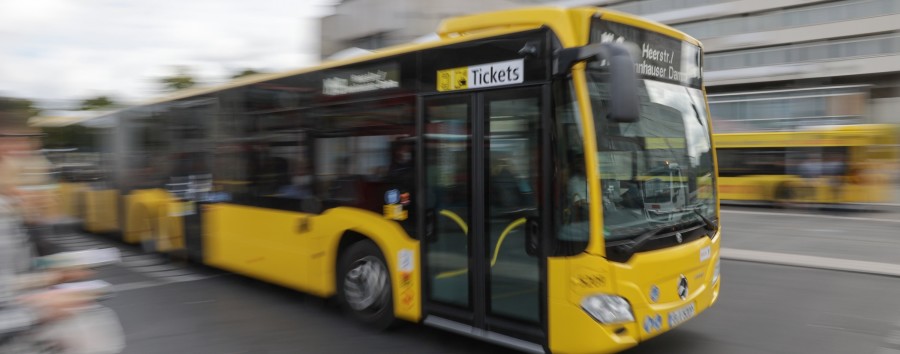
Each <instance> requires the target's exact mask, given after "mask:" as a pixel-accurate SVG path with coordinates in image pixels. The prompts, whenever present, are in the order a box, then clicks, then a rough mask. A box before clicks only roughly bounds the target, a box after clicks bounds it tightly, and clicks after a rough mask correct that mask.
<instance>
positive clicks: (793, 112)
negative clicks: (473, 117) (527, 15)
mask: <svg viewBox="0 0 900 354" xmlns="http://www.w3.org/2000/svg"><path fill="white" fill-rule="evenodd" d="M533 5H565V6H573V5H592V6H603V7H606V8H610V9H614V10H619V11H624V12H629V13H633V14H638V15H642V16H644V17H647V18H650V19H653V20H656V21H658V22H661V23H664V24H667V25H670V26H672V27H675V28H677V29H680V30H682V31H684V32H686V33H688V34H691V35H692V36H694V37H696V38H698V39H700V40H701V41H702V42H703V44H704V49H705V53H706V55H705V62H704V75H705V80H706V86H707V90H708V93H709V95H710V109H711V111H712V114H713V117H714V118H715V119H716V121H717V125H716V128H717V130H718V131H741V130H782V129H795V128H797V127H801V126H808V125H825V124H844V123H900V113H897V112H900V1H898V0H837V1H825V0H624V1H623V0H593V1H592V0H568V1H553V0H519V1H514V0H452V1H449V0H344V1H343V2H342V3H341V4H339V5H337V8H336V12H335V14H334V15H333V16H330V17H326V18H324V19H323V21H322V53H323V56H324V57H328V56H329V55H332V54H334V53H337V52H339V51H340V50H341V49H343V48H348V47H359V48H363V49H376V48H380V47H384V46H389V45H393V44H397V43H403V42H409V41H411V40H415V39H416V38H421V37H422V36H425V35H427V34H428V33H431V32H432V31H433V30H434V29H435V28H436V27H437V25H438V23H439V22H440V20H441V19H443V18H446V17H451V16H456V15H461V14H466V13H473V12H482V11H489V10H495V9H502V8H511V7H518V6H533Z"/></svg>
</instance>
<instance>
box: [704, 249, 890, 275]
mask: <svg viewBox="0 0 900 354" xmlns="http://www.w3.org/2000/svg"><path fill="white" fill-rule="evenodd" d="M720 257H721V258H722V259H727V260H732V261H744V262H756V263H767V264H779V265H786V266H795V267H804V268H816V269H829V270H839V271H844V272H855V273H866V274H875V275H886V276H892V277H900V264H892V263H880V262H868V261H857V260H851V259H841V258H828V257H818V256H806V255H800V254H790V253H775V252H763V251H751V250H741V249H734V248H722V249H721V253H720Z"/></svg>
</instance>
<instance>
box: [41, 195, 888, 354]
mask: <svg viewBox="0 0 900 354" xmlns="http://www.w3.org/2000/svg"><path fill="white" fill-rule="evenodd" d="M804 213H805V212H796V211H791V212H785V211H779V210H772V209H737V208H729V209H726V211H725V212H723V219H724V222H723V224H724V225H725V231H726V232H727V233H726V238H725V239H724V240H723V242H724V246H725V247H727V248H741V249H750V250H760V251H766V252H778V253H786V254H809V255H817V256H821V257H829V258H835V259H836V260H839V259H862V260H877V261H880V262H896V263H898V264H900V256H896V255H892V253H900V252H897V251H898V250H900V247H898V246H900V245H897V243H896V241H895V239H896V238H897V237H900V232H897V231H898V230H900V223H897V222H892V221H890V220H898V218H897V215H894V214H842V215H828V216H824V217H823V216H821V214H819V213H817V212H812V213H810V214H812V216H809V215H803V214H804ZM885 220H888V221H885ZM857 229H862V230H864V231H865V232H858V231H859V230H857ZM816 230H819V231H816ZM821 230H832V231H830V232H824V231H821ZM775 231H778V232H777V233H776V232H775ZM823 235H824V236H823ZM800 240H803V241H800ZM56 242H59V243H61V244H63V245H64V246H66V247H69V248H71V249H81V248H90V247H96V246H97V245H98V244H99V243H101V241H98V240H97V239H96V238H94V237H92V236H87V235H71V236H63V237H59V238H57V239H56ZM124 249H125V251H124V255H125V262H124V263H123V264H122V265H119V266H113V267H110V268H106V269H102V270H101V271H100V273H99V277H100V278H103V279H106V280H107V281H109V282H111V283H113V284H117V289H118V293H117V295H116V297H115V298H113V299H111V300H107V301H106V302H105V303H106V305H107V306H109V307H111V308H113V309H115V310H116V311H117V313H118V315H119V316H120V318H121V321H122V324H123V327H124V329H125V332H126V337H127V342H128V348H127V349H126V351H125V353H126V354H150V353H197V354H204V353H216V354H220V353H248V354H249V353H253V354H257V353H264V354H265V353H354V352H358V353H511V351H508V350H506V349H505V348H502V347H498V346H495V345H492V344H488V343H483V342H480V341H477V340H474V339H469V338H466V337H462V336H458V335H454V334H450V333H445V332H442V331H439V330H436V329H432V328H428V327H424V326H416V325H407V326H401V327H400V328H397V329H394V330H392V331H389V332H386V333H382V332H375V331H372V330H369V329H367V328H364V327H361V326H359V325H357V324H356V323H354V322H352V321H351V320H350V319H348V318H346V317H345V316H343V315H342V314H341V312H340V310H339V309H337V308H336V306H334V305H333V304H330V303H328V302H326V301H324V300H320V299H317V298H314V297H311V296H307V295H304V294H301V293H297V292H294V291H291V290H287V289H284V288H280V287H276V286H273V285H269V284H265V283H262V282H259V281H255V280H252V279H248V278H244V277H241V276H236V275H232V274H227V273H224V272H221V271H217V270H213V269H208V268H202V267H197V266H193V265H182V264H178V263H173V262H171V261H168V260H165V259H163V258H160V257H156V256H148V255H141V254H139V253H138V252H136V251H134V250H130V249H128V248H124ZM722 276H723V285H722V295H721V297H720V300H719V302H718V303H717V304H716V305H715V306H714V307H713V308H712V309H710V310H709V311H707V312H705V313H703V314H702V315H700V316H699V317H697V318H695V319H692V320H691V321H689V322H687V323H685V324H684V325H682V326H681V327H679V328H678V329H676V330H674V331H672V332H669V333H667V334H664V335H662V336H660V337H657V338H655V339H653V340H651V341H648V342H646V343H644V344H642V345H641V346H639V347H638V348H635V349H633V350H630V351H627V353H631V354H634V353H734V354H741V353H835V354H838V353H839V354H847V353H865V354H869V353H893V354H900V306H898V305H900V297H898V294H900V279H898V278H895V277H887V276H879V275H868V274H858V273H851V272H841V271H833V270H822V269H813V268H804V267H790V266H779V265H771V264H762V263H754V262H743V261H729V260H725V261H723V263H722Z"/></svg>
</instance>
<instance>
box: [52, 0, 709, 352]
mask: <svg viewBox="0 0 900 354" xmlns="http://www.w3.org/2000/svg"><path fill="white" fill-rule="evenodd" d="M437 34H438V35H439V39H437V40H434V41H431V42H425V43H416V44H410V45H404V46H399V47H392V48H386V49H383V50H379V51H376V52H374V53H371V54H367V55H363V56H359V57H355V58H350V59H346V60H342V61H336V62H327V63H324V64H322V65H320V66H317V67H313V68H307V69H302V70H296V71H293V72H288V73H281V74H266V75H261V76H255V77H250V78H244V79H241V80H239V81H236V82H234V83H231V84H228V85H225V86H221V87H214V88H200V89H194V90H189V91H184V92H179V93H176V94H174V95H173V96H171V97H167V98H165V99H161V100H158V101H154V102H149V103H147V104H144V105H140V106H135V107H130V108H127V109H123V110H120V111H116V112H113V113H110V114H107V115H103V116H102V117H100V118H98V119H102V120H104V122H105V123H104V124H102V126H103V128H98V129H101V130H103V132H101V133H97V139H96V141H99V142H101V145H102V146H103V148H102V149H101V150H102V151H101V152H100V153H99V155H100V156H102V158H98V159H97V160H99V161H102V162H103V163H104V164H105V171H106V172H107V173H106V175H105V177H104V178H103V179H102V181H94V182H86V183H83V184H81V185H79V188H68V189H66V190H72V191H81V192H78V193H81V195H82V197H81V198H78V199H79V200H82V201H83V205H84V208H83V213H82V214H83V215H81V216H82V217H83V218H84V221H85V224H84V225H85V229H87V230H89V231H92V232H95V233H108V234H111V235H115V237H121V238H122V239H123V240H124V241H126V242H131V243H139V244H142V245H144V246H145V247H146V249H147V250H148V251H155V252H167V253H179V254H183V255H186V256H188V257H190V258H192V259H194V260H197V261H199V262H203V263H205V264H208V265H211V266H215V267H219V268H222V269H226V270H230V271H233V272H236V273H241V274H245V275H247V276H251V277H255V278H259V279H262V280H265V281H269V282H272V283H276V284H280V285H283V286H286V287H290V288H294V289H298V290H301V291H304V292H308V293H310V294H314V295H318V296H322V297H337V299H338V300H339V301H340V302H341V304H342V305H343V306H344V308H345V309H346V310H347V312H349V313H350V314H352V315H353V317H355V318H356V319H358V320H360V321H363V322H366V323H370V324H372V325H375V326H379V327H383V326H387V325H389V324H390V323H392V322H393V321H395V320H396V319H400V320H405V321H409V322H415V323H424V324H426V325H430V326H435V327H439V328H443V329H446V330H449V331H453V332H456V333H460V334H463V335H468V336H474V337H478V338H481V339H484V340H487V341H491V342H494V343H498V344H501V345H505V346H508V347H511V348H516V349H519V350H522V351H526V352H560V353H609V352H617V351H620V350H624V349H626V348H629V347H632V346H635V345H637V344H638V343H640V342H642V341H645V340H648V339H650V338H652V337H655V336H657V335H659V334H661V333H664V332H666V331H668V330H670V329H672V328H674V327H676V326H678V325H680V324H682V323H683V322H684V321H687V320H689V319H691V318H693V317H694V316H696V315H698V314H699V313H701V312H703V311H705V310H706V309H707V308H709V307H710V306H712V304H713V303H715V302H716V300H717V298H718V295H719V287H720V279H719V278H720V277H719V247H720V244H721V235H720V231H719V230H720V228H719V203H718V194H717V193H716V184H717V179H716V164H715V161H716V159H715V153H714V152H715V150H714V148H713V142H712V139H711V138H710V137H711V129H710V119H709V114H708V105H707V100H706V95H705V91H704V87H703V78H702V70H700V63H701V56H702V49H701V46H700V43H699V42H698V41H697V40H695V39H694V38H691V37H689V36H687V35H686V34H684V33H681V32H678V31H676V30H674V29H672V28H669V27H666V26H663V25H660V24H657V23H653V22H649V21H646V20H643V19H640V18H637V17H633V16H629V15H626V14H622V13H618V12H614V11H608V10H605V9H601V8H594V7H578V8H559V7H539V8H527V9H516V10H509V11H499V12H492V13H485V14H476V15H470V16H463V17H457V18H452V19H448V20H445V21H444V22H443V23H442V25H441V26H440V28H439V29H438V31H437Z"/></svg>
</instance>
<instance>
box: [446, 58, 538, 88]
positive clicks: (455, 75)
mask: <svg viewBox="0 0 900 354" xmlns="http://www.w3.org/2000/svg"><path fill="white" fill-rule="evenodd" d="M524 64H525V60H524V59H516V60H507V61H501V62H496V63H488V64H482V65H474V66H463V67H459V68H452V69H444V70H439V71H438V72H437V89H438V91H455V90H465V89H473V88H482V87H493V86H503V85H512V84H520V83H522V82H525V69H524V66H525V65H524Z"/></svg>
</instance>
